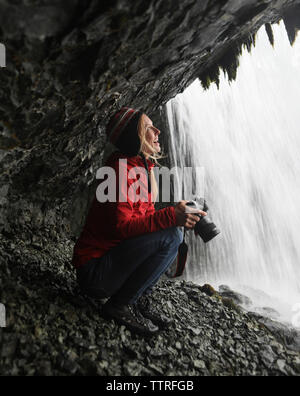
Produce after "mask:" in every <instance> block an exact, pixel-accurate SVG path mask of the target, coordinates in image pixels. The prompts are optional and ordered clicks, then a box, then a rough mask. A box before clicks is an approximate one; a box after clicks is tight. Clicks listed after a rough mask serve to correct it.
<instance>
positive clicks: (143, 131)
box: [138, 114, 166, 166]
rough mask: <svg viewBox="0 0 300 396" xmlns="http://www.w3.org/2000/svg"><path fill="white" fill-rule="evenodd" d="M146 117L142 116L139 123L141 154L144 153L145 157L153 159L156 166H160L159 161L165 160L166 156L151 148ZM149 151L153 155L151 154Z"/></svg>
mask: <svg viewBox="0 0 300 396" xmlns="http://www.w3.org/2000/svg"><path fill="white" fill-rule="evenodd" d="M144 116H145V114H142V116H141V117H140V120H139V123H138V135H139V138H140V141H141V146H140V152H141V153H143V154H144V155H145V157H147V158H151V159H152V160H153V161H154V163H155V164H156V165H159V166H160V164H159V163H158V160H159V159H161V158H165V157H166V156H165V155H164V154H159V153H156V152H155V150H154V148H153V146H151V144H150V143H149V142H148V141H147V136H146V135H147V128H146V122H145V117H144ZM149 151H150V152H153V153H152V154H149Z"/></svg>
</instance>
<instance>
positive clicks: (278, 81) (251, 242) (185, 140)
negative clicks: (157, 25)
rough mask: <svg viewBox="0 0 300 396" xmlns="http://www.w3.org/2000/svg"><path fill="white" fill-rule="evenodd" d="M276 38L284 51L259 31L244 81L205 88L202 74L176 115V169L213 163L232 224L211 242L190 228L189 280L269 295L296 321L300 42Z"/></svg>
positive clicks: (217, 204)
mask: <svg viewBox="0 0 300 396" xmlns="http://www.w3.org/2000/svg"><path fill="white" fill-rule="evenodd" d="M274 35H275V49H273V48H272V47H271V46H270V44H269V42H268V38H267V35H266V33H265V31H264V29H263V30H261V31H260V32H259V34H258V37H257V44H256V47H255V48H254V49H253V50H252V53H251V54H249V53H248V52H247V51H245V53H244V54H243V56H242V57H241V59H240V63H241V65H240V68H239V70H238V78H237V81H236V82H234V83H231V84H229V83H228V82H227V80H226V78H224V77H223V78H222V80H221V86H220V90H219V91H218V90H217V88H216V86H215V85H213V86H211V88H210V89H209V91H206V92H204V91H203V89H202V87H201V85H200V82H199V81H198V80H197V81H195V82H194V83H193V84H192V85H191V86H190V87H189V88H188V89H187V90H186V91H185V92H184V93H183V94H180V95H178V96H177V97H176V98H175V99H173V100H171V101H170V102H169V103H168V104H167V114H168V121H169V125H170V130H171V141H170V146H171V150H170V151H171V163H172V166H174V165H177V166H180V167H183V166H190V164H192V165H193V166H199V167H201V166H204V167H205V172H206V177H205V186H204V191H205V198H206V199H207V201H208V205H209V206H210V208H211V217H212V219H213V221H214V223H216V225H217V226H218V228H220V229H221V230H222V234H221V235H219V236H218V237H216V238H215V239H214V240H213V241H211V242H209V243H208V244H207V245H204V243H203V242H202V240H201V239H200V238H197V239H196V238H195V236H194V235H193V233H189V234H188V238H187V242H188V244H189V259H188V263H187V269H186V276H185V277H186V278H187V279H189V280H193V281H195V282H199V283H204V282H205V283H206V282H208V283H211V284H212V285H214V286H215V287H217V286H219V285H220V284H224V283H225V284H227V285H229V286H231V287H232V288H233V289H235V290H240V291H243V292H245V291H246V293H247V294H248V295H250V296H251V297H253V298H254V297H258V296H260V297H261V296H263V295H264V294H263V293H267V294H268V295H269V296H272V298H274V300H273V302H274V301H276V302H275V303H274V304H273V307H276V309H278V310H279V311H281V313H283V311H284V317H285V318H286V319H289V320H290V319H291V317H292V308H293V306H294V305H295V304H297V303H299V302H300V130H299V129H300V127H299V126H300V111H299V110H300V109H299V98H300V43H299V41H298V42H296V44H295V46H294V47H291V46H290V44H289V41H288V38H287V36H286V32H285V30H284V26H283V24H281V25H280V26H278V25H276V26H274ZM185 183H192V181H191V180H185ZM183 198H186V197H183ZM191 198H192V197H191ZM259 291H263V293H261V292H259ZM255 303H256V304H259V303H261V305H263V304H268V305H269V306H270V305H271V302H270V301H268V302H266V301H261V302H259V301H258V299H257V300H256V301H255ZM281 304H282V305H281Z"/></svg>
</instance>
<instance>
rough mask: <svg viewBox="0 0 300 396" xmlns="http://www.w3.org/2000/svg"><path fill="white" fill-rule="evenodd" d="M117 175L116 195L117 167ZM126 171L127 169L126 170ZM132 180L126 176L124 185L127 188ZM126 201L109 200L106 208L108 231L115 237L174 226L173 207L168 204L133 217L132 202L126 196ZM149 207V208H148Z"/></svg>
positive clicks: (135, 234)
mask: <svg viewBox="0 0 300 396" xmlns="http://www.w3.org/2000/svg"><path fill="white" fill-rule="evenodd" d="M115 170H116V175H117V197H118V196H119V188H118V187H119V175H118V173H119V172H118V168H117V167H116V168H115ZM127 171H128V170H127ZM132 182H133V181H132V180H128V178H127V186H126V184H125V185H124V190H125V187H126V188H127V189H128V188H129V186H130V184H131V183H132ZM123 192H124V196H127V202H109V203H107V204H108V210H109V215H110V218H111V222H110V225H111V228H110V231H111V233H112V234H113V236H114V237H115V238H116V239H120V240H122V239H125V238H131V237H135V236H138V235H142V234H146V233H151V232H156V231H160V230H163V229H166V228H169V227H174V226H176V216H175V208H174V207H173V206H169V207H167V208H164V209H161V210H158V211H155V209H154V207H153V210H148V211H147V212H146V214H145V216H140V217H134V216H133V213H134V211H133V205H134V204H133V202H132V201H131V200H130V199H129V198H128V195H127V194H125V191H123ZM149 209H150V208H149Z"/></svg>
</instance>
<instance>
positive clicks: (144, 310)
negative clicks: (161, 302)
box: [137, 296, 173, 329]
mask: <svg viewBox="0 0 300 396" xmlns="http://www.w3.org/2000/svg"><path fill="white" fill-rule="evenodd" d="M137 306H138V309H139V311H140V312H141V314H142V315H143V316H144V317H145V318H148V319H150V320H151V321H152V322H153V323H154V324H156V325H157V326H159V327H160V328H161V329H164V328H166V327H168V326H169V325H170V324H172V323H173V319H171V318H169V317H168V316H167V315H165V314H164V313H163V312H161V311H159V310H158V308H156V307H155V305H153V304H151V302H150V300H149V299H148V298H147V297H146V296H141V297H140V298H139V300H138V302H137Z"/></svg>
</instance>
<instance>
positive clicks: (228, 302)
mask: <svg viewBox="0 0 300 396" xmlns="http://www.w3.org/2000/svg"><path fill="white" fill-rule="evenodd" d="M222 303H223V305H225V307H227V308H229V309H231V310H233V311H236V312H238V313H241V309H240V308H239V307H238V306H237V305H236V304H235V302H234V301H233V300H232V299H231V298H228V297H223V298H222Z"/></svg>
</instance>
